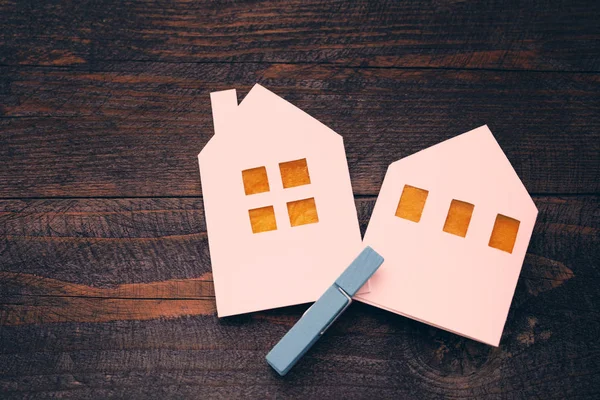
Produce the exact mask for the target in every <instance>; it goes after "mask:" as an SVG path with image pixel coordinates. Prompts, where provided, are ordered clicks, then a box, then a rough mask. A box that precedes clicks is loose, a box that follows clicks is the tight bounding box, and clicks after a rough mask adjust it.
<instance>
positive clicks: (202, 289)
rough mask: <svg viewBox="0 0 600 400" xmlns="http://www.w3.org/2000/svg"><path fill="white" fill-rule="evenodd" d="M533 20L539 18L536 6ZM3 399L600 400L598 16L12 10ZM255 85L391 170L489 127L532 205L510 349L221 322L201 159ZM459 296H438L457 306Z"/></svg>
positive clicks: (505, 5)
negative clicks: (231, 95) (295, 332)
mask: <svg viewBox="0 0 600 400" xmlns="http://www.w3.org/2000/svg"><path fill="white" fill-rule="evenodd" d="M523 3H525V4H523ZM0 27H1V29H0V271H1V272H0V397H1V398H3V399H13V398H31V399H37V398H65V399H80V398H110V397H112V398H156V399H164V398H177V399H179V398H194V399H197V398H207V397H213V396H214V397H223V398H415V399H427V398H467V397H473V398H490V399H492V398H542V399H551V398H590V399H592V398H598V397H599V396H600V285H599V282H600V281H599V277H600V270H599V267H600V265H599V264H600V262H599V259H600V250H599V249H600V246H599V245H600V240H599V237H598V230H599V229H600V207H599V204H600V202H599V196H600V6H599V5H598V2H597V1H577V0H575V1H573V0H564V1H545V0H541V1H536V2H516V1H496V0H491V1H486V2H470V1H442V0H439V1H436V0H434V1H412V0H409V1H402V2H396V1H372V2H365V1H352V2H335V1H287V2H281V3H279V2H274V1H243V2H237V1H224V2H217V1H204V0H193V1H192V0H181V1H166V0H165V1H149V2H142V1H134V0H114V1H104V2H100V1H58V0H55V1H43V2H42V1H37V0H35V1H34V0H32V1H6V0H0ZM255 82H260V83H261V84H263V85H265V86H266V87H268V88H269V89H271V90H273V91H274V92H275V93H277V94H279V95H281V96H282V97H284V98H285V99H287V100H289V101H291V102H292V103H294V104H296V105H297V106H299V107H300V108H302V109H304V110H306V111H307V112H308V113H310V114H311V115H313V116H314V117H316V118H317V119H319V120H321V121H322V122H324V123H325V124H327V125H328V126H330V127H332V128H333V129H334V130H335V131H337V132H338V133H340V134H342V135H343V136H344V139H345V144H346V150H347V154H348V159H349V164H350V173H351V176H352V181H353V187H354V192H355V194H356V204H357V207H358V210H359V216H360V221H361V226H362V228H363V230H364V227H365V226H366V224H367V222H368V219H369V215H370V213H371V210H372V207H373V204H374V201H375V198H376V195H377V192H378V188H379V187H380V185H381V182H382V179H383V175H384V172H385V169H386V167H387V165H388V164H389V163H390V162H392V161H394V160H397V159H399V158H401V157H404V156H407V155H409V154H411V153H413V152H416V151H418V150H421V149H424V148H426V147H428V146H431V145H433V144H435V143H437V142H439V141H442V140H444V139H448V138H450V137H453V136H455V135H457V134H460V133H462V132H465V131H467V130H470V129H473V128H475V127H477V126H480V125H482V124H488V125H489V127H490V129H491V130H492V131H493V132H494V134H495V135H496V137H497V139H498V141H499V142H500V144H501V146H502V147H503V148H504V150H505V152H506V154H507V156H508V158H509V159H510V161H511V162H512V164H513V166H514V167H515V169H516V171H517V173H518V174H519V175H520V177H521V178H522V180H523V182H524V184H525V186H526V187H527V189H528V190H529V191H530V193H531V194H532V196H533V197H534V200H535V202H536V204H537V206H538V208H539V211H540V213H539V217H538V221H537V224H536V227H535V231H534V234H533V239H532V241H531V244H530V246H529V251H528V254H527V257H526V260H525V264H524V267H523V271H522V273H521V277H520V280H519V283H518V287H517V291H516V294H515V297H514V301H513V304H512V307H511V309H510V314H509V316H508V321H507V323H506V328H505V330H504V335H503V337H502V341H501V345H500V347H499V348H493V347H490V346H487V345H484V344H480V343H477V342H474V341H472V340H468V339H463V338H461V337H459V336H456V335H453V334H450V333H447V332H444V331H441V330H439V329H435V328H431V327H429V326H426V325H424V324H421V323H418V322H415V321H412V320H409V319H406V318H403V317H400V316H397V315H395V314H391V313H388V312H385V311H382V310H379V309H376V308H373V307H369V306H366V305H363V304H354V305H353V306H352V307H351V308H350V309H349V310H348V311H347V312H346V313H345V314H344V316H343V317H342V318H341V319H340V320H339V321H338V323H336V324H335V326H334V327H332V329H331V330H329V331H328V333H327V335H326V336H325V337H324V338H323V339H322V340H321V341H320V342H319V343H318V344H317V345H316V346H315V347H314V348H313V350H312V351H311V352H310V353H309V354H307V356H306V357H304V359H303V360H302V361H301V362H300V363H299V364H298V365H297V366H296V368H295V369H294V370H293V371H292V372H291V373H290V374H289V375H288V376H286V377H285V378H280V377H278V376H277V375H276V374H275V373H274V372H273V371H271V369H270V368H269V367H268V366H267V364H266V363H265V362H264V356H265V355H266V353H267V351H268V350H269V349H270V348H271V347H272V346H273V345H274V344H275V343H276V342H277V341H278V340H279V338H281V337H282V336H283V334H284V333H285V332H286V331H287V330H288V329H289V328H290V327H291V326H292V325H293V324H294V322H295V321H296V320H297V319H298V318H299V316H300V315H301V314H302V312H303V311H304V310H305V309H306V307H307V306H297V307H291V308H286V309H281V310H274V311H267V312H260V313H253V314H249V315H244V316H239V317H232V318H227V319H223V320H218V319H217V317H216V315H215V302H214V292H213V285H212V280H211V272H210V271H211V267H210V258H209V253H208V247H207V237H206V232H205V222H204V215H203V206H202V193H201V190H200V181H199V174H198V167H197V160H196V155H197V153H198V152H199V151H200V150H201V149H202V147H203V146H204V145H205V144H206V142H207V141H208V140H209V138H210V137H211V135H212V134H213V127H212V119H211V111H210V103H209V96H208V94H209V92H211V91H216V90H221V89H229V88H237V89H238V94H239V96H240V99H241V98H242V97H243V96H244V95H245V94H246V93H247V92H248V90H249V89H250V87H251V86H252V85H253V84H254V83H255ZM439 300H440V301H443V300H444V299H439Z"/></svg>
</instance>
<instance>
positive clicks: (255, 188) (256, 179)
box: [242, 167, 269, 195]
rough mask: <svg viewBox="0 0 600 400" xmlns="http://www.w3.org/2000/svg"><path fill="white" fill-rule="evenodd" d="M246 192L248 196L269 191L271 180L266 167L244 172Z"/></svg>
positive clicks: (243, 178)
mask: <svg viewBox="0 0 600 400" xmlns="http://www.w3.org/2000/svg"><path fill="white" fill-rule="evenodd" d="M242 180H243V181H244V192H245V193H246V195H249V194H256V193H263V192H268V191H269V178H268V177H267V169H266V168H265V167H257V168H252V169H246V170H244V171H242Z"/></svg>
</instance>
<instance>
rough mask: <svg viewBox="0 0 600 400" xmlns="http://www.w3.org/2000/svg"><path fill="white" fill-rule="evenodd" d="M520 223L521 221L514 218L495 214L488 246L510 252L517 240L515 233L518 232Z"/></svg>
mask: <svg viewBox="0 0 600 400" xmlns="http://www.w3.org/2000/svg"><path fill="white" fill-rule="evenodd" d="M520 224H521V223H520V222H519V221H517V220H516V219H514V218H510V217H507V216H506V215H502V214H498V215H497V216H496V222H494V228H493V229H492V236H491V237H490V243H489V246H490V247H494V248H496V249H498V250H502V251H506V252H508V253H512V251H513V248H514V247H515V242H516V241H517V233H518V232H519V225H520Z"/></svg>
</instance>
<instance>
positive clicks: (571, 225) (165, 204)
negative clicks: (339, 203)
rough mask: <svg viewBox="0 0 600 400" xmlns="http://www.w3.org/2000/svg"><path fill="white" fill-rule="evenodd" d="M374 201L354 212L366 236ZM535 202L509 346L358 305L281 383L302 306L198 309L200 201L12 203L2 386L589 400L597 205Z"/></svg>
mask: <svg viewBox="0 0 600 400" xmlns="http://www.w3.org/2000/svg"><path fill="white" fill-rule="evenodd" d="M374 200H375V199H374V198H366V199H358V200H357V202H356V204H357V209H358V212H359V219H360V224H361V228H362V229H363V230H364V228H365V226H366V224H367V222H368V219H369V216H370V213H371V211H372V208H373V205H374ZM535 201H536V205H537V206H538V208H539V209H540V215H539V218H538V222H537V224H536V227H535V230H534V234H533V238H532V241H531V244H530V247H529V250H528V254H527V257H526V261H525V265H524V267H523V271H522V274H521V278H520V280H519V284H518V287H517V292H516V294H515V299H514V301H513V305H512V307H511V311H510V314H509V318H508V321H507V324H506V327H505V330H504V335H503V338H502V341H501V347H500V348H493V347H490V346H487V345H484V344H480V343H476V342H474V341H471V340H469V339H464V338H461V337H459V336H456V335H453V334H450V333H447V332H444V331H441V330H439V329H435V328H432V327H428V326H426V325H423V324H420V323H418V322H414V321H411V320H408V319H406V318H403V317H400V316H397V315H394V314H391V313H388V312H385V311H382V310H379V309H376V308H373V307H370V306H366V305H362V304H355V305H353V306H352V307H351V308H350V309H349V310H348V312H347V313H346V314H345V315H344V316H343V317H342V318H341V319H340V320H339V321H338V323H336V324H335V325H334V326H333V327H332V329H331V330H329V331H328V333H327V335H326V336H325V337H324V338H323V339H322V340H321V341H320V342H319V344H317V346H315V348H314V349H313V350H312V351H311V352H310V353H309V354H308V355H307V356H306V357H305V358H304V359H303V360H302V361H301V362H300V363H299V364H298V366H297V367H296V368H295V369H294V370H293V371H292V372H291V373H290V374H289V375H288V376H287V377H285V378H278V377H277V376H276V374H275V373H274V372H272V371H271V370H270V369H269V367H268V366H267V365H266V363H265V362H264V356H265V354H266V353H267V351H268V350H269V349H270V347H271V346H272V345H274V344H275V343H276V342H277V340H278V339H279V338H280V337H281V336H283V334H284V333H285V331H286V330H287V329H289V327H290V326H291V325H292V324H293V323H294V322H295V321H296V320H297V319H298V318H299V317H300V315H301V313H302V312H303V311H304V309H305V308H306V306H297V307H288V308H284V309H280V310H273V311H268V312H261V313H252V314H249V315H244V316H239V317H231V318H225V319H221V320H219V319H217V318H216V316H215V314H214V312H208V313H207V312H205V311H204V309H202V307H204V305H205V304H209V303H210V304H212V303H213V302H214V298H213V293H212V288H211V286H212V282H211V278H210V275H207V272H206V271H209V270H210V265H209V259H208V257H205V256H204V254H205V251H206V247H207V243H206V236H205V235H204V234H203V232H204V229H205V227H204V225H203V211H202V202H201V199H193V198H192V199H80V200H74V199H68V200H26V201H17V200H10V201H0V229H1V231H0V237H2V241H0V246H1V247H0V265H2V266H3V269H4V270H5V272H3V273H0V324H1V328H0V390H1V391H2V392H3V393H4V394H3V398H20V397H22V396H25V395H27V396H29V397H31V398H45V397H50V396H58V397H62V398H89V397H108V396H115V397H118V398H121V397H125V396H133V397H136V398H137V397H140V398H141V397H146V398H165V397H168V398H187V397H189V398H192V397H194V398H195V397H198V396H200V395H204V396H222V397H228V398H248V397H252V398H258V397H262V398H264V397H271V398H277V397H290V398H305V397H337V396H338V395H342V396H347V397H350V398H354V397H364V396H368V397H370V396H380V397H384V398H387V397H396V398H397V397H398V396H400V397H409V398H439V397H445V398H464V397H477V398H497V397H530V396H537V395H539V394H540V393H541V392H540V391H543V393H544V397H545V398H565V397H570V398H571V397H581V398H585V397H588V398H593V397H594V395H597V394H598V393H600V386H599V385H598V384H597V383H596V382H597V381H598V375H599V371H600V369H599V367H600V364H599V362H598V359H599V358H598V356H599V355H600V354H599V353H600V319H599V318H598V309H599V307H600V287H598V285H595V284H590V283H591V282H592V283H593V282H597V280H598V278H599V277H598V270H597V260H598V259H599V256H600V254H599V248H600V247H599V244H600V238H599V235H598V230H599V228H600V225H599V219H598V218H599V216H600V205H599V201H598V197H596V196H585V197H583V196H577V197H572V196H571V197H563V198H558V197H537V198H536V199H535ZM106 242H111V243H112V247H111V249H112V250H111V251H108V250H107V248H104V247H103V246H105V243H106ZM199 248H200V249H202V250H198V249H199ZM159 250H160V251H159ZM159 255H160V256H159ZM141 266H143V267H141ZM149 271H155V272H154V273H152V272H149ZM161 281H162V282H161ZM194 292H195V293H194ZM149 305H150V306H149ZM149 313H155V314H154V315H153V318H154V319H151V320H148V319H147V318H148V316H149ZM161 313H162V314H161ZM177 315H180V316H181V317H180V318H175V319H173V317H175V316H177ZM19 318H20V319H19ZM32 323H35V324H32ZM549 377H552V379H550V380H549V379H548V378H549Z"/></svg>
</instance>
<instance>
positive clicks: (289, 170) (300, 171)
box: [279, 158, 310, 189]
mask: <svg viewBox="0 0 600 400" xmlns="http://www.w3.org/2000/svg"><path fill="white" fill-rule="evenodd" d="M279 171H280V172H281V182H282V183H283V188H284V189H287V188H291V187H295V186H302V185H310V175H309V173H308V165H307V164H306V158H303V159H301V160H295V161H288V162H283V163H279Z"/></svg>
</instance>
